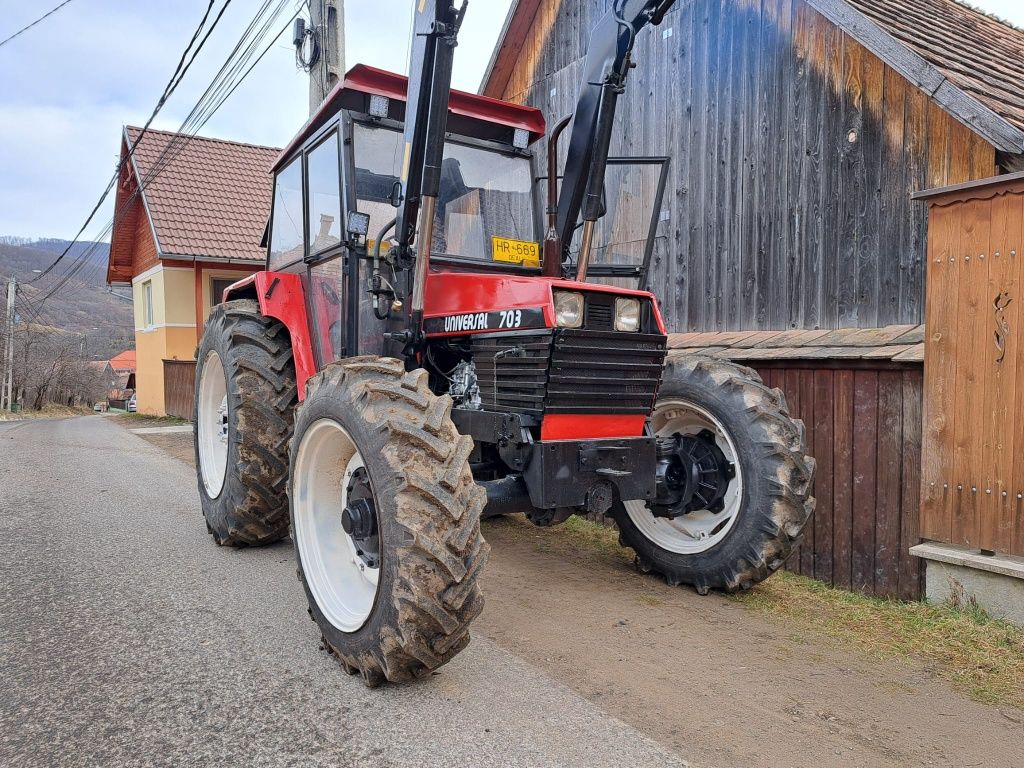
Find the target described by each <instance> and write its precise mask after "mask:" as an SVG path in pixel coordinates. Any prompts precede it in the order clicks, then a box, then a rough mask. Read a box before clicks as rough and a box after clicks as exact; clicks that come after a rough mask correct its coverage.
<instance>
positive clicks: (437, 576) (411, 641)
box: [289, 357, 488, 686]
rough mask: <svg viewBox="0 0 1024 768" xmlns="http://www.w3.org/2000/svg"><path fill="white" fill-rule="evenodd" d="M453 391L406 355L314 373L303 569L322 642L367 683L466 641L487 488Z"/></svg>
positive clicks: (305, 439) (296, 481)
mask: <svg viewBox="0 0 1024 768" xmlns="http://www.w3.org/2000/svg"><path fill="white" fill-rule="evenodd" d="M451 407H452V401H451V398H449V397H448V396H447V395H444V396H441V397H438V396H436V395H434V394H433V393H432V392H431V391H430V390H429V389H428V387H427V372H426V371H423V370H416V371H411V372H407V371H406V370H405V366H404V365H403V363H402V362H401V361H400V360H394V359H390V358H379V357H363V358H351V359H348V360H344V361H342V362H340V363H336V364H333V365H330V366H328V367H327V368H326V369H325V370H324V371H322V372H321V373H319V374H318V375H317V376H314V377H313V378H312V379H310V381H309V383H308V384H307V390H306V400H305V402H304V403H303V405H302V407H301V408H300V410H299V413H298V416H297V417H296V424H295V438H294V443H293V451H292V456H293V461H292V468H291V479H290V483H289V494H290V501H291V516H292V536H293V538H294V540H295V549H296V555H297V560H298V565H299V570H298V575H299V579H300V580H301V581H302V584H303V587H304V588H305V591H306V597H307V599H308V601H309V609H310V615H311V616H312V618H313V619H314V620H315V621H316V623H317V625H318V626H319V628H320V631H321V633H322V635H323V639H324V645H325V647H326V648H327V649H328V650H329V651H331V652H332V653H334V654H335V655H336V656H337V657H338V658H339V659H340V661H341V663H342V666H343V667H344V669H345V671H346V672H349V673H350V674H357V673H358V674H361V675H362V678H363V681H364V682H365V683H366V684H367V685H369V686H376V685H378V684H380V683H381V682H383V681H384V680H390V681H392V682H401V681H406V680H411V679H414V678H418V677H423V676H425V675H428V674H430V672H431V671H432V670H434V669H437V668H438V667H440V666H441V665H442V664H445V663H447V662H448V661H450V660H451V659H452V658H453V657H454V656H455V655H456V654H457V653H458V652H459V651H460V650H462V649H463V648H464V647H465V646H466V645H467V644H468V643H469V625H470V622H472V620H473V619H474V618H476V616H477V615H478V614H479V613H480V611H481V609H482V608H483V597H482V596H481V594H480V591H479V589H478V588H477V576H478V575H479V573H480V570H481V568H482V567H483V564H484V561H485V560H486V557H487V551H488V546H487V544H486V542H484V540H483V537H482V536H481V534H480V513H481V511H482V510H483V506H484V501H485V494H484V492H483V491H482V490H481V489H480V488H478V487H477V486H476V485H475V484H474V483H473V477H472V474H471V472H470V467H469V454H470V451H471V450H472V447H473V444H472V440H471V439H470V438H469V437H466V436H461V435H459V434H458V432H457V431H456V429H455V426H454V424H452V422H451V418H450V413H451Z"/></svg>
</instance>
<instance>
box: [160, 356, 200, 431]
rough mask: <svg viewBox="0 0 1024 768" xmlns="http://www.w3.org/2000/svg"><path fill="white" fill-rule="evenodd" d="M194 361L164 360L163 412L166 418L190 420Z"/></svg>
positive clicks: (193, 391) (193, 388)
mask: <svg viewBox="0 0 1024 768" xmlns="http://www.w3.org/2000/svg"><path fill="white" fill-rule="evenodd" d="M195 391H196V361H195V360H164V410H165V411H166V412H167V415H168V416H177V417H178V418H179V419H188V420H189V421H191V420H192V410H193V406H194V405H195Z"/></svg>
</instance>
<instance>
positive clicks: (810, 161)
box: [796, 2, 831, 328]
mask: <svg viewBox="0 0 1024 768" xmlns="http://www.w3.org/2000/svg"><path fill="white" fill-rule="evenodd" d="M797 6H798V8H799V13H800V15H801V16H802V17H804V18H803V21H802V24H801V27H802V29H804V30H805V32H804V34H805V35H806V43H805V49H806V52H807V58H806V61H805V63H804V66H805V68H806V69H807V70H808V71H809V76H808V78H807V87H806V90H807V95H806V98H805V103H806V108H805V118H804V119H805V125H806V129H805V139H804V155H805V158H804V163H803V175H802V179H801V188H800V209H801V211H802V212H803V216H804V219H805V224H804V237H803V242H802V244H801V245H802V250H803V253H804V257H803V280H802V282H801V284H800V290H799V291H798V292H797V294H798V305H799V318H800V319H799V320H798V321H797V322H796V325H797V327H799V328H818V327H819V326H825V327H829V326H830V325H831V324H830V323H827V322H823V318H822V306H821V286H822V277H821V275H822V269H823V262H824V253H823V248H824V244H823V243H824V237H825V228H826V223H825V218H824V200H825V196H826V191H825V184H824V182H823V178H822V164H823V154H824V153H825V152H826V148H825V147H826V138H825V130H826V128H825V125H826V123H825V112H826V108H827V102H826V98H827V96H828V93H829V85H828V82H827V81H826V80H825V78H823V77H821V75H820V73H821V72H822V71H823V69H824V62H825V30H826V27H830V26H831V25H828V24H826V23H825V21H824V19H822V17H821V16H820V15H818V14H817V13H815V12H814V11H812V10H811V8H810V6H808V5H807V4H806V3H803V2H797ZM811 74H813V76H811Z"/></svg>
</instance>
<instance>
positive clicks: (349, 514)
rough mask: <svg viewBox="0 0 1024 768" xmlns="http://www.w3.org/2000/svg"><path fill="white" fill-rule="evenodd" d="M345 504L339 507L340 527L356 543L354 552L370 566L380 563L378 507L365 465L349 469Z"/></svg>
mask: <svg viewBox="0 0 1024 768" xmlns="http://www.w3.org/2000/svg"><path fill="white" fill-rule="evenodd" d="M345 498H346V499H347V500H348V504H347V505H346V506H345V507H344V508H343V509H342V510H341V527H342V529H343V530H344V531H345V533H347V534H348V535H349V536H350V537H352V542H353V544H355V549H356V555H357V556H358V557H359V559H360V560H361V561H362V562H363V563H364V564H365V565H366V566H368V567H370V568H379V567H380V537H379V536H378V531H377V509H376V507H375V506H374V503H373V491H372V490H371V488H370V478H369V475H367V474H366V468H365V467H359V468H358V469H356V470H355V472H353V473H352V477H351V478H350V479H349V481H348V484H347V485H346V488H345Z"/></svg>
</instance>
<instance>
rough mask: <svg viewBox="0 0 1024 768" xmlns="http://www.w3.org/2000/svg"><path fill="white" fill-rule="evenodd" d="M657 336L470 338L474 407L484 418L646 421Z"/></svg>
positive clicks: (657, 376)
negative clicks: (500, 414)
mask: <svg viewBox="0 0 1024 768" xmlns="http://www.w3.org/2000/svg"><path fill="white" fill-rule="evenodd" d="M665 341H666V340H665V337H664V336H662V335H660V334H639V333H618V332H614V331H594V330H570V329H557V330H555V331H554V332H552V331H550V330H547V331H541V332H537V333H523V334H502V335H500V336H486V337H481V336H476V337H474V338H473V340H472V351H473V361H474V363H475V365H476V372H477V380H478V384H479V387H480V399H481V401H482V404H483V407H484V408H486V409H487V410H491V411H514V412H518V413H523V414H527V415H532V416H538V417H539V416H541V415H543V414H544V413H581V414H583V413H595V414H603V413H607V414H638V413H643V414H647V413H650V411H651V408H652V407H653V405H654V397H655V395H656V393H657V390H658V384H659V383H660V381H661V367H662V363H663V361H664V359H665Z"/></svg>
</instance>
